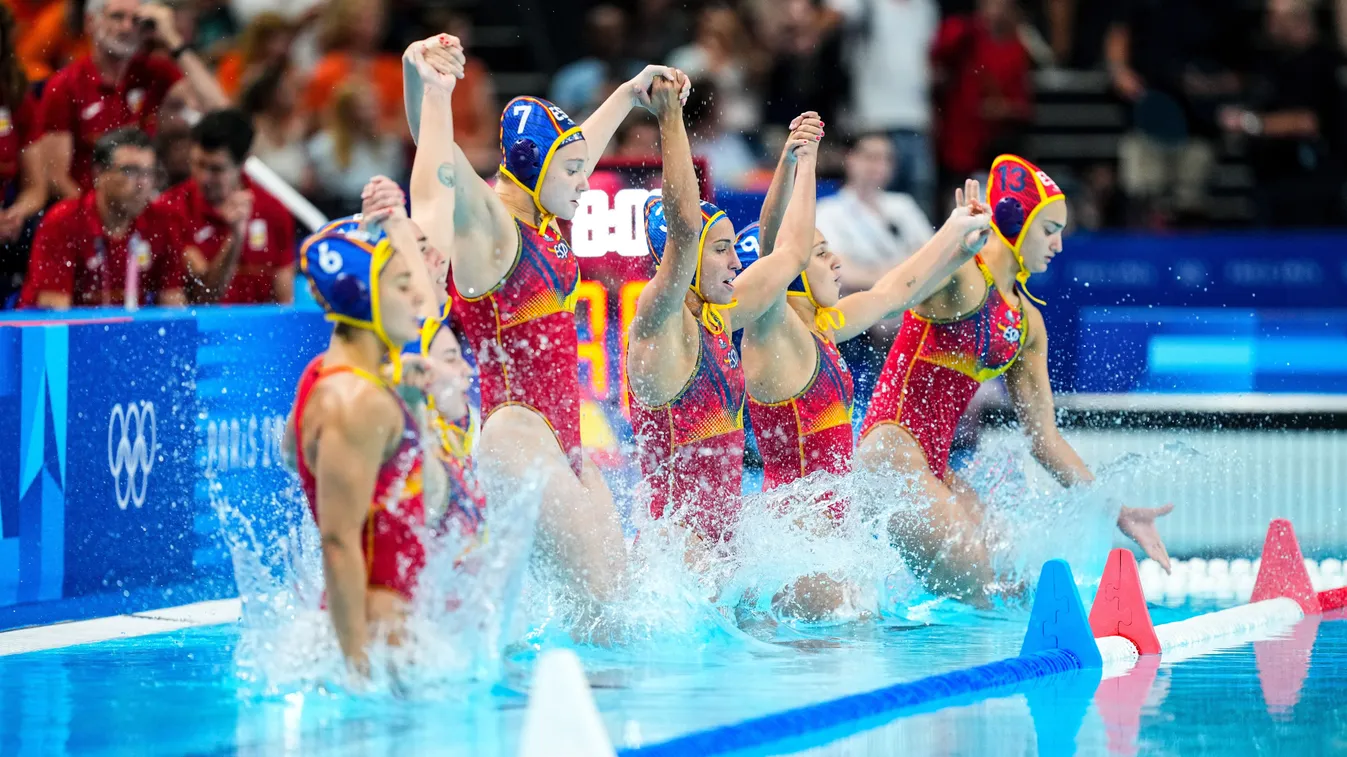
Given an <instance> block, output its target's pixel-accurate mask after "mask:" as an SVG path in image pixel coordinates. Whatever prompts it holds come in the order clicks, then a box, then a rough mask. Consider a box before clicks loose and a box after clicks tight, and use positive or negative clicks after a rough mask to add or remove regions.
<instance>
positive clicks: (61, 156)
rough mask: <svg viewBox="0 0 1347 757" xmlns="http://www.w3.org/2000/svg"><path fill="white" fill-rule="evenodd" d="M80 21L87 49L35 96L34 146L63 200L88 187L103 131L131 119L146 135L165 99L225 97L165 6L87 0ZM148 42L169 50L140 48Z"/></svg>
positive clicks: (219, 102) (204, 103) (213, 104)
mask: <svg viewBox="0 0 1347 757" xmlns="http://www.w3.org/2000/svg"><path fill="white" fill-rule="evenodd" d="M85 24H86V27H87V29H88V30H89V35H90V39H91V40H92V45H91V48H90V52H89V54H88V55H86V56H84V57H82V58H79V59H77V60H76V61H75V62H74V63H71V64H70V65H69V66H66V67H65V68H63V69H61V70H60V71H58V72H57V73H56V74H55V75H54V76H52V78H51V80H50V81H48V83H47V86H46V89H45V91H44V92H43V95H42V108H41V117H40V120H41V123H42V129H43V132H44V134H43V147H42V150H43V154H44V156H45V157H46V160H47V163H48V165H49V166H50V175H51V187H52V191H53V192H55V194H56V196H57V197H60V198H64V199H69V198H71V197H75V196H76V195H79V194H81V193H83V192H87V191H89V189H90V188H91V187H92V186H93V172H92V170H91V163H92V156H93V147H94V143H95V142H97V141H98V138H99V137H100V136H102V135H103V134H106V133H107V132H109V131H112V130H113V129H119V128H121V127H123V126H136V127H139V128H140V129H141V131H144V132H145V133H147V134H150V135H151V136H153V135H154V133H155V130H156V128H157V126H158V113H159V106H160V105H162V104H163V103H164V101H165V100H167V99H169V98H174V99H180V98H185V100H186V101H188V102H194V103H196V104H197V105H198V106H199V107H201V108H202V109H203V110H216V109H218V108H224V107H227V106H228V104H229V101H228V98H226V97H225V95H224V93H223V92H221V91H220V85H219V83H218V82H216V80H215V77H214V76H212V75H211V73H210V71H209V70H207V69H206V66H205V64H203V63H202V62H201V60H200V58H198V57H197V56H196V54H195V53H193V52H192V51H191V50H190V49H188V47H187V46H186V45H184V44H183V40H182V38H181V37H180V36H179V34H178V31H177V29H176V28H175V26H174V23H173V12H172V11H170V10H169V9H168V8H165V7H164V6H162V5H157V4H146V5H142V4H141V2H140V0H89V3H88V5H87V6H86V8H85ZM151 44H157V45H161V46H163V47H165V48H167V49H168V50H169V54H168V55H167V56H165V55H160V54H154V55H151V54H149V53H147V52H146V50H145V48H146V46H147V45H151ZM175 60H176V61H177V62H176V63H175V62H174V61H175ZM180 66H181V67H180ZM184 75H185V78H184ZM184 89H185V90H187V91H186V92H184V91H182V90H184Z"/></svg>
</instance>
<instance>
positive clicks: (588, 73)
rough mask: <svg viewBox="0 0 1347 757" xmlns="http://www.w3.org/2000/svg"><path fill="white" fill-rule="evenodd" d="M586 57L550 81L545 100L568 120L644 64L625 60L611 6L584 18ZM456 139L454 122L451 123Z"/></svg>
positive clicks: (623, 26)
mask: <svg viewBox="0 0 1347 757" xmlns="http://www.w3.org/2000/svg"><path fill="white" fill-rule="evenodd" d="M585 23H586V24H587V25H588V27H589V28H588V29H587V30H586V39H587V40H588V43H589V55H587V56H585V57H583V58H581V59H580V60H577V61H573V62H571V63H567V64H566V65H564V66H562V67H561V70H559V71H557V73H556V76H554V77H552V86H551V87H550V88H549V90H548V99H550V100H551V101H552V102H554V103H556V104H557V105H558V106H560V107H561V109H562V110H564V111H566V112H567V113H568V114H570V116H571V117H572V118H576V119H583V118H584V116H585V114H587V113H588V112H589V110H590V109H591V108H592V107H594V106H595V105H596V104H597V103H600V102H602V101H603V98H604V97H606V96H607V95H608V94H609V93H610V92H611V91H612V90H611V89H608V88H607V85H608V83H609V82H611V81H622V82H625V81H628V80H629V79H631V78H632V77H633V76H635V75H636V74H638V73H640V72H641V68H643V67H644V65H645V64H644V63H642V62H641V61H638V60H634V59H632V58H628V57H626V55H625V54H624V51H623V49H622V46H623V44H624V43H625V42H626V41H627V17H626V14H624V13H623V12H622V9H621V8H618V7H617V6H615V5H608V4H603V5H596V6H594V7H593V8H591V9H590V11H589V14H588V15H586V16H585ZM455 136H457V121H455Z"/></svg>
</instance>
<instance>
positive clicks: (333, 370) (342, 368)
mask: <svg viewBox="0 0 1347 757" xmlns="http://www.w3.org/2000/svg"><path fill="white" fill-rule="evenodd" d="M338 373H350V374H353V375H355V376H358V377H360V378H362V379H364V380H366V381H368V382H370V383H371V384H374V385H375V386H377V387H379V388H380V389H387V390H389V391H392V390H393V388H392V387H391V386H389V385H388V382H386V381H384V380H383V379H381V378H379V377H378V376H376V375H374V374H373V373H370V372H369V371H367V370H365V369H364V368H357V367H355V366H354V365H334V366H330V367H329V366H323V367H322V368H319V369H318V378H320V379H322V378H327V377H328V376H332V375H334V374H338Z"/></svg>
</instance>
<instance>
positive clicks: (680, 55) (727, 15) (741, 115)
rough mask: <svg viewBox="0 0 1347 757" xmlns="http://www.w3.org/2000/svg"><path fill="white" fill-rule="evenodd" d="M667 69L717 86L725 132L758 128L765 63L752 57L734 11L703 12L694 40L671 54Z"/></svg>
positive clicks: (723, 8)
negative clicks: (760, 77)
mask: <svg viewBox="0 0 1347 757" xmlns="http://www.w3.org/2000/svg"><path fill="white" fill-rule="evenodd" d="M669 65H670V66H673V67H674V68H677V69H679V70H681V71H682V72H683V73H685V74H687V75H688V77H689V78H692V79H702V80H706V81H710V82H713V83H714V84H715V85H716V92H717V93H719V102H718V104H717V109H718V111H719V120H720V123H721V124H722V125H723V126H724V128H725V129H726V130H727V131H732V132H738V133H740V134H743V133H746V132H753V131H755V130H756V129H757V128H758V124H759V123H761V120H762V108H761V102H762V97H761V95H760V93H759V92H758V91H757V86H756V81H755V80H756V79H757V78H758V76H757V74H759V73H762V71H763V70H765V68H766V60H765V59H764V58H762V57H761V56H756V55H754V53H753V46H752V43H751V42H750V40H749V38H748V34H747V33H746V31H745V30H744V25H743V22H742V21H740V19H739V14H738V13H735V11H734V9H733V8H731V7H730V6H728V5H724V4H720V3H713V4H711V5H708V6H706V7H705V8H703V9H702V12H701V15H700V16H698V18H697V37H696V39H694V40H693V41H692V44H689V45H684V46H683V47H680V48H678V49H677V50H674V51H673V52H672V53H670V54H669ZM792 118H793V116H792Z"/></svg>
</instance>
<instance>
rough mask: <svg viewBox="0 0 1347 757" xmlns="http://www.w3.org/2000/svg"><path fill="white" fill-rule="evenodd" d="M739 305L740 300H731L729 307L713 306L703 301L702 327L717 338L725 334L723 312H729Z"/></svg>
mask: <svg viewBox="0 0 1347 757" xmlns="http://www.w3.org/2000/svg"><path fill="white" fill-rule="evenodd" d="M738 304H739V300H738V299H734V300H730V304H728V305H712V304H711V303H709V302H706V301H704V300H703V301H702V325H703V326H705V327H706V330H707V331H709V332H711V333H712V334H715V335H717V336H719V335H721V334H724V333H725V315H724V312H723V311H726V310H729V309H730V308H732V307H735V306H737V305H738Z"/></svg>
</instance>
